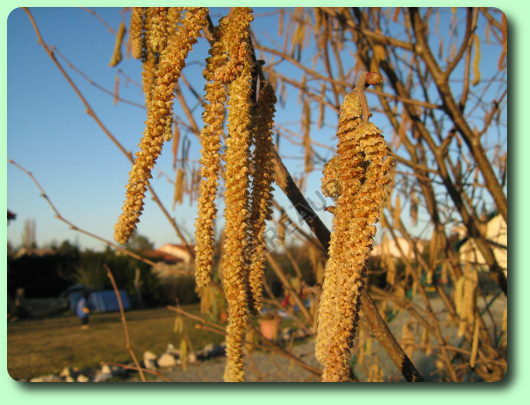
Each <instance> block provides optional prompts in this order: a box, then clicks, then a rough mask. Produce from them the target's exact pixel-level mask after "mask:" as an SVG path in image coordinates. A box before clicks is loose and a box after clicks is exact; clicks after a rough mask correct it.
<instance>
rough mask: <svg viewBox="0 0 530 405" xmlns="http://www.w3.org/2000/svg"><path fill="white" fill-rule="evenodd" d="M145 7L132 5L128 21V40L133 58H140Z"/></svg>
mask: <svg viewBox="0 0 530 405" xmlns="http://www.w3.org/2000/svg"><path fill="white" fill-rule="evenodd" d="M144 17H145V7H133V9H132V13H131V22H130V23H129V38H130V39H129V41H130V43H131V55H132V57H133V58H135V59H140V58H142V49H143V46H144V45H143V37H142V31H143V26H144Z"/></svg>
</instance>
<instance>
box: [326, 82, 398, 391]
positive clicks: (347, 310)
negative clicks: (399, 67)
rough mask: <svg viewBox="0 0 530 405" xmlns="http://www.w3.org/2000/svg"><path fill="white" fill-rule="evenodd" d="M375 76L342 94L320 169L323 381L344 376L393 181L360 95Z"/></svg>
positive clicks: (384, 148) (385, 152)
mask: <svg viewBox="0 0 530 405" xmlns="http://www.w3.org/2000/svg"><path fill="white" fill-rule="evenodd" d="M380 80H381V78H380V76H379V75H377V74H373V73H368V74H364V75H363V76H362V77H361V80H360V83H359V84H358V86H357V87H356V90H355V91H354V92H352V93H350V94H348V95H347V96H346V97H345V99H344V103H343V105H342V107H341V113H340V116H339V123H338V129H337V138H338V147H337V155H336V156H335V157H333V158H332V159H331V161H330V162H328V163H327V165H326V166H325V168H324V177H323V179H322V190H323V192H324V194H326V195H327V196H330V197H333V198H334V199H335V202H336V207H335V210H334V219H333V233H332V235H331V241H330V247H329V260H328V262H327V264H326V270H325V273H324V284H323V290H322V295H321V301H320V308H319V314H318V328H317V341H316V356H317V358H318V359H319V361H320V362H322V363H323V364H324V372H323V375H322V380H323V381H330V382H331V381H347V380H348V378H349V371H350V369H349V359H350V346H351V344H352V342H353V339H354V337H355V332H356V328H357V319H358V313H359V305H360V301H359V300H360V294H359V293H360V289H361V287H362V285H363V276H364V264H365V261H366V258H367V256H368V254H369V252H370V250H371V248H372V242H373V237H374V235H375V230H376V229H375V226H374V224H375V223H376V222H377V221H378V220H379V215H380V210H381V208H382V206H383V204H384V202H385V201H386V199H387V198H388V194H389V187H388V186H389V184H390V183H391V181H392V178H391V170H392V168H393V160H392V158H391V155H390V151H389V149H388V147H387V145H386V143H385V140H384V138H383V136H382V135H381V131H380V130H379V129H378V128H377V127H376V126H375V125H373V124H372V123H370V122H368V118H369V113H368V109H367V106H366V100H365V98H364V87H365V83H367V84H376V83H380Z"/></svg>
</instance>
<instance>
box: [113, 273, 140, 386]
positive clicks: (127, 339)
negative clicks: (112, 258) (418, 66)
mask: <svg viewBox="0 0 530 405" xmlns="http://www.w3.org/2000/svg"><path fill="white" fill-rule="evenodd" d="M103 268H104V269H105V270H106V272H107V277H108V278H109V280H110V282H111V284H112V289H113V290H114V294H115V295H116V299H117V300H118V307H119V308H120V320H121V323H122V325H123V335H124V337H125V347H126V349H127V351H128V352H129V355H130V356H131V359H132V361H133V362H134V365H135V366H136V368H137V369H138V373H139V374H140V380H142V382H146V379H145V375H144V371H143V368H142V367H141V366H140V362H139V361H138V357H136V353H135V352H134V350H133V347H132V343H131V339H130V337H129V327H128V325H127V318H126V317H125V311H124V309H123V302H122V300H121V294H120V291H119V290H118V286H117V285H116V280H114V275H113V274H112V271H111V270H110V267H109V266H107V264H106V263H105V264H103Z"/></svg>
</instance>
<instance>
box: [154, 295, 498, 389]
mask: <svg viewBox="0 0 530 405" xmlns="http://www.w3.org/2000/svg"><path fill="white" fill-rule="evenodd" d="M432 306H433V311H434V312H435V313H436V314H437V318H438V319H444V320H445V319H447V313H446V311H445V308H444V307H443V304H442V303H441V302H440V300H439V299H434V300H432ZM480 306H482V305H480ZM505 306H506V299H505V297H501V298H500V299H498V300H497V301H496V302H495V303H494V304H493V305H492V306H491V308H490V311H491V316H492V317H493V318H495V319H496V321H497V322H499V321H500V320H501V319H502V314H503V310H504V307H505ZM410 319H411V318H410V315H409V314H408V313H407V312H406V311H400V313H399V315H398V316H397V317H396V318H395V319H393V320H392V322H390V324H389V326H390V329H391V330H392V332H393V333H394V334H395V336H396V337H397V338H398V339H400V338H401V333H402V328H403V325H404V323H406V322H407V321H408V320H410ZM485 319H486V322H487V323H489V322H488V321H489V319H488V317H485ZM441 326H442V328H443V333H444V336H445V337H446V338H447V340H448V341H449V342H450V343H451V344H452V345H455V346H458V345H459V341H460V340H461V339H460V338H458V337H457V333H456V332H457V331H456V328H455V327H454V326H453V325H452V324H451V323H450V322H447V321H443V322H442V323H441ZM419 339H420V338H419V336H416V338H415V340H416V342H418V341H419ZM431 342H432V344H436V343H437V342H436V341H435V340H434V339H433V338H432V337H431ZM292 351H293V352H294V353H295V354H296V355H297V356H298V357H299V358H300V359H302V360H303V361H304V362H306V363H307V364H308V365H310V366H311V367H313V368H315V369H317V370H320V369H321V365H320V364H319V363H318V361H317V360H316V359H315V355H314V339H313V338H310V339H306V340H305V341H303V342H302V343H300V344H297V345H295V346H294V347H293V348H292ZM372 352H373V357H372V358H371V359H368V361H367V362H366V363H367V364H368V365H370V364H372V363H373V362H374V361H377V363H378V365H379V366H380V367H381V369H382V370H383V373H384V379H385V381H388V382H402V381H405V380H404V379H403V376H402V375H401V373H400V372H399V370H398V369H397V368H396V366H395V365H394V364H393V363H392V361H391V360H390V358H389V357H388V355H387V354H386V352H385V351H384V350H383V349H382V348H381V347H380V346H379V344H378V343H377V342H375V341H374V342H373V348H372ZM436 360H437V357H436V356H435V355H431V356H426V355H425V354H424V353H423V352H419V351H416V352H414V354H413V356H412V362H413V363H414V364H415V366H416V367H417V368H418V370H419V371H420V373H421V374H422V375H423V376H424V377H425V379H426V380H427V381H432V382H435V381H436V382H440V381H441V380H440V376H439V375H438V373H437V369H436ZM245 364H246V366H245V375H246V381H247V382H318V381H320V378H319V377H318V376H316V375H314V374H312V373H311V372H309V371H307V370H305V369H304V368H302V367H300V366H298V365H297V364H295V363H294V362H292V361H291V360H289V359H287V358H285V357H283V356H280V355H279V354H276V353H270V352H265V351H253V352H251V353H249V354H248V355H247V356H246V358H245ZM224 367H225V357H224V356H221V357H217V358H214V359H210V360H205V361H200V362H197V363H195V364H191V365H189V366H188V369H187V370H186V371H184V370H182V369H181V368H180V367H176V368H171V369H163V368H162V369H159V370H158V371H160V372H161V373H162V374H163V375H164V376H165V377H166V378H167V379H169V380H170V381H173V382H222V381H223V372H224ZM354 372H355V374H356V375H357V377H358V378H359V380H361V381H366V372H367V370H366V369H365V368H363V367H360V366H359V365H356V366H355V368H354ZM157 381H162V380H161V379H158V380H157Z"/></svg>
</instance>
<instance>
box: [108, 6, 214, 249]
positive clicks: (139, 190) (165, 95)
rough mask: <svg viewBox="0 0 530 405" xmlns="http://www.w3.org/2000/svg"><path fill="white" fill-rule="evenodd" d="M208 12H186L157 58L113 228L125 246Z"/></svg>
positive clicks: (135, 221) (117, 237)
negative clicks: (182, 74)
mask: <svg viewBox="0 0 530 405" xmlns="http://www.w3.org/2000/svg"><path fill="white" fill-rule="evenodd" d="M207 14H208V10H207V9H206V8H204V7H194V8H190V9H188V12H187V13H186V17H185V18H184V20H183V23H182V25H181V26H180V27H179V29H178V31H177V32H176V33H175V34H174V35H172V36H171V37H170V39H169V43H168V45H167V47H166V50H165V52H164V54H163V55H162V56H161V58H160V62H159V66H158V70H157V76H156V85H155V88H154V91H153V97H152V106H151V108H149V109H148V112H147V121H146V128H145V131H144V136H143V138H142V141H141V142H140V151H139V152H137V153H136V159H135V161H134V165H133V168H132V170H131V172H130V174H129V183H128V185H127V187H126V190H127V191H126V199H125V203H124V205H123V209H122V210H123V213H122V214H121V216H120V218H119V219H118V222H117V223H116V225H115V232H114V238H115V239H116V241H117V242H119V243H126V242H127V240H128V239H129V237H130V235H131V234H132V232H133V231H134V230H135V229H136V224H137V222H138V221H139V217H140V214H141V212H142V210H143V204H144V203H143V199H144V196H145V192H146V190H147V187H148V185H149V179H150V178H151V170H152V168H153V166H154V164H155V162H156V159H157V158H158V156H159V154H160V152H161V150H162V144H163V142H164V133H165V131H166V128H167V124H168V122H169V123H171V115H172V110H173V97H174V90H175V83H176V81H177V80H178V78H179V76H180V72H181V70H182V68H183V67H184V64H185V59H186V56H187V55H188V53H189V51H190V50H191V47H192V45H193V44H194V43H195V42H196V41H197V37H198V36H199V32H200V30H201V29H202V28H203V27H204V26H205V25H206V23H207Z"/></svg>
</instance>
